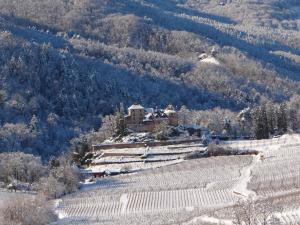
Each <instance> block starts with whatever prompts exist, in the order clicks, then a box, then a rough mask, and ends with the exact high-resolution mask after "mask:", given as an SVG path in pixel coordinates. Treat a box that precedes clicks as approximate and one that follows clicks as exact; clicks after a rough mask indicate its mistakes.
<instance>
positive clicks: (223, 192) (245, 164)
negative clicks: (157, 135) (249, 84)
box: [57, 135, 300, 225]
mask: <svg viewBox="0 0 300 225" xmlns="http://www.w3.org/2000/svg"><path fill="white" fill-rule="evenodd" d="M224 144H225V145H228V146H232V147H238V148H240V149H256V150H259V151H260V152H261V153H260V155H257V156H220V157H211V158H206V159H196V160H190V161H183V162H181V163H179V164H176V165H169V166H164V167H161V168H157V169H150V170H146V171H143V172H139V173H135V174H127V175H121V176H117V177H107V178H104V179H101V180H99V181H98V182H97V184H95V185H94V186H93V188H90V189H86V190H82V191H81V192H78V193H75V194H73V195H70V196H66V197H65V198H63V199H62V201H61V202H60V203H59V204H58V207H57V210H59V212H60V213H61V214H62V215H64V217H65V218H64V219H66V218H67V219H68V223H64V221H65V220H61V221H60V224H69V223H70V221H72V223H73V222H74V221H77V223H76V224H120V225H122V224H131V225H133V224H189V225H192V224H218V223H223V224H231V221H232V214H231V213H227V214H226V213H225V215H224V214H222V216H221V217H220V215H219V214H218V213H216V212H227V211H226V210H228V208H230V207H232V206H233V205H234V204H235V203H236V202H237V200H239V199H241V198H243V199H247V198H248V197H249V196H253V195H254V197H255V199H260V200H265V199H269V198H272V199H273V198H275V199H276V200H277V204H280V205H281V206H283V211H282V213H276V214H274V215H275V216H276V217H277V218H279V219H280V221H281V224H299V223H300V214H299V208H300V203H299V202H300V201H299V200H300V173H299V171H300V136H299V135H285V136H282V137H280V138H276V139H271V140H261V141H232V142H225V143H224Z"/></svg>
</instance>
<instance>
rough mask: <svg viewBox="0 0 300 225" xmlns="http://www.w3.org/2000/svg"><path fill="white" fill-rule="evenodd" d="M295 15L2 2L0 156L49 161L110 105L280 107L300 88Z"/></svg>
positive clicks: (225, 4)
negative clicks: (266, 104) (208, 60)
mask: <svg viewBox="0 0 300 225" xmlns="http://www.w3.org/2000/svg"><path fill="white" fill-rule="evenodd" d="M298 8H299V2H298V1H296V0H289V1H283V0H272V1H250V0H246V1H243V2H241V1H237V0H227V1H219V2H218V1H209V0H165V1H159V0H126V1H125V0H115V1H108V0H100V1H99V0H98V1H96V0H84V1H76V0H72V1H63V0H55V1H53V0H51V1H50V0H40V1H32V0H24V1H17V0H14V1H6V0H0V50H1V57H0V62H1V63H0V68H1V69H0V71H1V72H0V81H1V82H0V151H17V150H22V151H25V152H33V153H36V154H41V155H44V156H49V155H51V154H55V153H56V152H58V151H60V150H61V149H66V148H67V146H68V140H70V139H71V138H72V137H74V136H76V135H78V134H80V133H82V132H85V131H88V130H91V129H97V128H98V127H99V125H100V115H104V114H107V113H111V112H112V111H113V110H114V109H115V107H116V105H118V104H119V103H120V102H123V103H125V105H129V104H131V103H133V102H136V101H138V102H141V103H142V104H144V105H149V106H156V105H158V106H163V105H166V104H168V103H172V104H174V105H175V106H177V107H180V106H182V105H187V106H188V107H189V108H193V109H209V108H213V107H216V106H220V107H223V108H227V109H231V110H239V109H242V108H244V107H247V106H250V105H256V104H260V103H261V102H263V101H265V100H271V101H275V102H278V101H283V100H287V99H289V97H291V96H292V95H293V94H299V93H300V85H299V80H300V76H299V75H300V62H299V56H300V45H299V43H300V38H299V37H300V29H299V28H300V24H299V22H300V19H299V12H298V11H299V10H298ZM297 10H298V11H297ZM201 53H206V54H208V55H209V56H210V55H211V54H213V57H214V59H215V60H216V61H217V62H219V64H216V63H214V64H211V63H203V62H201V61H200V60H199V59H198V55H199V54H201Z"/></svg>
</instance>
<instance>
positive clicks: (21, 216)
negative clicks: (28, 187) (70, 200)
mask: <svg viewBox="0 0 300 225" xmlns="http://www.w3.org/2000/svg"><path fill="white" fill-rule="evenodd" d="M1 218H2V221H1ZM56 219H57V218H56V216H55V214H54V213H53V211H52V209H51V207H50V206H49V204H48V203H47V201H46V199H45V198H44V197H43V196H40V195H38V196H21V195H18V196H16V197H14V198H12V199H11V198H10V199H9V200H8V201H7V202H5V207H3V209H1V210H0V224H6V225H20V224H21V225H46V224H49V223H51V222H54V221H56Z"/></svg>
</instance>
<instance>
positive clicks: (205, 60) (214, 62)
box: [200, 56, 220, 65]
mask: <svg viewBox="0 0 300 225" xmlns="http://www.w3.org/2000/svg"><path fill="white" fill-rule="evenodd" d="M200 62H203V63H210V64H214V65H220V62H219V61H218V60H217V59H216V58H215V57H212V56H209V57H207V58H205V59H202V60H200Z"/></svg>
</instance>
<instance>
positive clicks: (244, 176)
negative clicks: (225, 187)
mask: <svg viewBox="0 0 300 225" xmlns="http://www.w3.org/2000/svg"><path fill="white" fill-rule="evenodd" d="M260 157H261V155H260V154H258V155H256V156H254V157H253V160H252V163H251V164H250V165H249V166H247V167H244V168H243V169H241V171H240V173H241V179H240V180H239V181H238V182H237V184H236V185H235V186H234V187H233V193H234V194H236V195H238V196H242V197H244V198H249V197H250V196H252V197H254V198H255V197H256V193H255V192H254V191H252V190H249V189H248V183H249V182H250V180H251V176H252V175H251V170H252V169H253V168H254V166H255V165H256V164H257V163H258V162H259V161H260Z"/></svg>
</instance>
